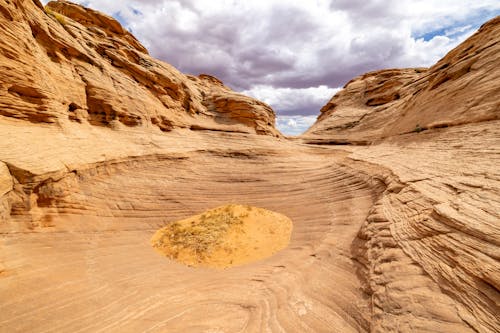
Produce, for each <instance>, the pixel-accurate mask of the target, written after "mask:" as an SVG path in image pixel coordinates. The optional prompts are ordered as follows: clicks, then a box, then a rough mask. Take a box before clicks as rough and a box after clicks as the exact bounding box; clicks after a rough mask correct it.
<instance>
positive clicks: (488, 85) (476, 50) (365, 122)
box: [305, 17, 500, 142]
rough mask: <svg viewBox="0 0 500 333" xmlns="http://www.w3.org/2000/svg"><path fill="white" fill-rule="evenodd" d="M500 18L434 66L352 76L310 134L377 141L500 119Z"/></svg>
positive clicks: (355, 140) (312, 136)
mask: <svg viewBox="0 0 500 333" xmlns="http://www.w3.org/2000/svg"><path fill="white" fill-rule="evenodd" d="M499 22H500V18H498V17H497V18H495V19H493V20H491V21H490V22H488V23H486V24H484V25H483V26H482V27H481V28H480V29H479V31H478V32H477V33H476V34H474V35H473V36H472V37H470V38H469V39H468V40H467V41H466V42H464V43H462V44H461V45H459V46H458V47H457V48H455V49H454V50H453V51H451V52H450V53H448V54H447V55H446V56H445V57H444V58H443V59H441V60H440V61H438V62H437V63H436V64H435V65H434V66H432V67H431V68H428V69H426V68H415V69H390V70H381V71H376V72H371V73H367V74H364V75H361V76H359V77H357V78H355V79H353V80H351V81H350V82H348V83H347V84H346V86H345V87H344V89H343V90H341V91H340V92H339V93H338V94H336V95H335V96H334V97H333V98H332V99H331V100H330V101H329V102H328V104H326V105H325V106H324V107H323V108H322V109H321V115H320V117H319V119H318V121H317V122H316V123H315V124H314V125H313V126H312V127H311V128H310V129H309V130H308V132H307V133H306V135H305V137H310V138H315V137H316V138H318V139H319V140H323V141H324V140H333V141H335V140H342V141H347V142H371V141H373V140H376V139H380V138H386V137H390V136H394V135H398V134H404V133H410V132H414V131H421V130H425V129H432V128H440V127H448V126H455V125H460V124H467V123H475V122H481V121H487V120H495V119H500V112H499V109H500V100H499V99H498V96H499V95H500V86H499V85H498V80H499V73H498V64H499V63H500V55H499V54H498V39H499V38H498V36H499V34H500V23H499Z"/></svg>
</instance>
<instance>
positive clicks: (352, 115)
mask: <svg viewBox="0 0 500 333" xmlns="http://www.w3.org/2000/svg"><path fill="white" fill-rule="evenodd" d="M499 38H500V19H499V18H496V19H493V20H491V21H489V22H487V23H486V24H485V25H483V26H482V27H481V29H480V30H479V31H478V32H477V33H476V34H475V35H473V36H472V37H471V38H469V39H468V40H467V41H465V42H464V43H463V44H461V45H460V46H458V47H457V48H456V49H455V50H453V51H451V52H450V53H449V54H448V55H446V56H445V57H444V58H443V59H442V60H440V61H439V62H438V63H437V64H436V65H434V66H432V67H431V68H429V69H425V68H418V69H390V70H383V71H377V72H372V73H368V74H365V75H362V76H360V77H357V78H355V79H353V80H352V81H351V82H349V83H348V84H347V85H346V86H345V88H344V89H343V90H342V91H340V92H339V93H338V94H337V95H335V96H334V97H333V98H332V100H331V101H330V102H329V103H328V104H327V105H326V106H325V107H323V109H322V113H321V116H320V117H319V119H318V121H317V122H316V124H314V125H313V127H312V128H311V129H310V130H309V131H308V132H307V133H306V134H304V135H303V136H301V137H299V138H295V139H289V138H286V137H283V136H282V135H281V134H280V133H279V132H278V131H277V130H276V129H275V128H274V119H275V115H274V113H273V111H272V110H271V108H270V107H269V106H267V105H266V104H264V103H262V102H259V101H256V100H254V99H252V98H250V97H246V96H243V95H241V94H238V93H236V92H233V91H231V90H230V89H229V88H228V87H226V86H224V84H223V83H222V82H221V81H219V80H218V79H216V78H214V77H212V76H210V75H204V74H202V75H199V76H193V75H185V74H182V73H180V72H179V71H178V70H176V69H175V68H173V67H172V66H170V65H168V64H166V63H164V62H161V61H159V60H156V59H154V58H152V57H151V56H150V55H148V53H147V50H146V49H145V48H144V47H143V46H142V45H141V44H140V43H139V42H138V41H137V40H136V39H135V38H134V36H132V35H131V34H130V33H129V32H127V31H126V30H125V29H124V28H123V27H121V25H120V24H119V23H118V22H117V21H116V20H114V19H113V18H111V17H108V16H106V15H104V14H102V13H99V12H96V11H94V10H91V9H88V8H84V7H81V6H78V5H74V4H71V3H69V2H64V1H58V2H50V3H49V4H48V5H47V7H45V8H44V7H43V6H42V5H41V3H40V2H39V1H38V0H33V1H31V0H16V1H13V0H0V40H1V42H0V327H1V329H0V330H3V329H5V330H6V331H8V332H65V331H71V332H138V331H148V332H165V331H167V332H210V333H215V332H342V333H344V332H368V331H371V332H450V333H451V332H488V333H489V332H498V328H499V327H500V319H499V316H498V313H500V293H499V289H500V263H499V260H500V252H499V245H500V244H499V239H500V229H499V223H498V222H499V221H500V213H499V212H500V171H499V168H498V165H500V120H499V115H500V109H499V100H498V96H499V93H500V72H499V65H500V63H499V62H500V59H499V52H498V51H499V48H500V43H499ZM228 203H239V204H248V205H252V206H257V207H262V208H266V209H270V210H273V211H276V212H280V213H282V214H285V215H287V216H288V217H290V218H291V220H292V221H293V233H292V236H291V240H290V245H289V246H288V247H287V248H286V249H285V250H283V251H281V252H279V253H277V254H276V255H274V256H272V257H270V258H267V259H264V260H261V261H258V262H254V263H251V264H248V265H244V266H239V267H233V268H230V269H226V270H211V269H207V268H192V267H187V266H184V265H181V264H179V263H176V262H174V261H171V260H168V259H167V258H165V257H162V256H160V255H158V253H156V252H155V251H154V249H153V248H152V247H151V245H150V239H151V237H152V236H153V234H154V233H155V232H156V231H157V229H158V228H161V227H164V226H165V225H166V224H168V223H170V222H172V221H175V220H179V219H183V218H186V217H189V216H191V215H194V214H198V213H200V212H203V211H205V210H207V209H211V208H214V207H217V206H220V205H224V204H228Z"/></svg>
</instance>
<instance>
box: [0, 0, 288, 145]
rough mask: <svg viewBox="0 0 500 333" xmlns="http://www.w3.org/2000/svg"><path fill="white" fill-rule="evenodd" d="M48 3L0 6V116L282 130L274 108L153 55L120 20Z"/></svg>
mask: <svg viewBox="0 0 500 333" xmlns="http://www.w3.org/2000/svg"><path fill="white" fill-rule="evenodd" d="M37 4H38V7H37ZM40 7H41V5H40V4H39V3H38V2H33V1H13V2H10V3H3V4H1V10H0V13H1V14H2V15H1V16H0V19H1V20H2V25H1V28H0V29H1V30H0V36H1V38H2V45H1V46H0V47H1V54H2V58H1V59H0V61H1V64H2V71H0V77H1V80H0V82H1V86H0V89H1V90H2V91H3V93H2V94H1V95H0V115H2V116H6V117H10V118H16V119H21V120H24V121H30V122H33V123H48V124H56V125H61V124H64V123H65V122H67V121H68V120H69V121H74V122H78V123H85V124H87V123H88V124H91V125H93V126H105V127H111V128H117V127H119V126H126V127H132V128H140V129H141V130H147V129H150V128H151V129H159V130H161V131H164V132H166V131H170V130H172V129H174V128H193V129H212V130H221V131H237V132H247V133H258V134H266V135H273V136H279V135H280V134H279V132H278V131H277V130H276V129H274V121H275V116H274V112H273V111H272V109H271V108H270V107H269V106H267V105H265V104H263V103H261V102H258V101H256V100H254V99H252V98H249V97H246V96H242V95H240V94H238V93H235V92H233V91H231V90H230V89H229V88H227V87H225V86H223V85H222V84H221V83H220V82H219V81H218V80H215V81H214V80H206V79H203V77H204V76H201V77H200V78H196V77H187V76H185V75H183V74H182V73H180V72H179V71H177V70H176V69H175V68H173V67H172V66H170V65H168V64H166V63H164V62H161V61H158V60H156V59H154V58H152V57H151V56H149V54H148V53H147V50H146V49H145V48H144V46H142V45H141V44H140V43H139V42H138V41H137V40H136V39H135V37H134V36H132V35H131V34H130V33H129V32H127V31H126V30H125V29H123V27H121V25H120V24H119V23H118V22H117V21H116V20H114V19H113V18H111V17H108V16H106V15H104V14H101V13H99V12H96V11H94V10H91V9H87V8H84V7H81V6H79V5H76V4H72V3H69V2H66V1H57V2H56V1H52V2H50V3H49V4H48V5H47V6H46V9H45V11H44V10H42V8H40ZM216 81H217V82H216ZM219 83H220V84H219Z"/></svg>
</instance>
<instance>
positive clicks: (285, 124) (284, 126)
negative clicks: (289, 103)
mask: <svg viewBox="0 0 500 333" xmlns="http://www.w3.org/2000/svg"><path fill="white" fill-rule="evenodd" d="M315 121H316V116H278V117H277V118H276V127H277V128H278V129H279V130H280V131H281V132H282V133H283V134H285V135H292V136H293V135H300V134H302V133H304V132H305V131H306V130H307V129H308V128H309V127H311V125H312V124H314V122H315Z"/></svg>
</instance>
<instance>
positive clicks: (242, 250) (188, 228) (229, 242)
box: [151, 205, 292, 268]
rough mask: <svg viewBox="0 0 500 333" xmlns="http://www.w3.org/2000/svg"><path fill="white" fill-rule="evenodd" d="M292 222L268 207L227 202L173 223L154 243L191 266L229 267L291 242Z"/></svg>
mask: <svg viewBox="0 0 500 333" xmlns="http://www.w3.org/2000/svg"><path fill="white" fill-rule="evenodd" d="M291 233H292V221H291V220H290V219H289V218H288V217H286V216H285V215H283V214H279V213H276V212H272V211H270V210H267V209H263V208H257V207H251V206H243V205H226V206H221V207H217V208H214V209H211V210H208V211H206V212H204V213H202V214H199V215H195V216H192V217H190V218H187V219H184V220H181V221H177V222H173V223H170V224H169V225H167V226H166V227H164V228H162V229H160V230H158V231H157V232H156V233H155V234H154V236H153V238H152V239H151V244H152V245H153V247H154V248H155V249H156V250H158V251H159V252H160V253H162V254H164V255H166V256H167V257H169V258H170V259H173V260H176V261H178V262H181V263H183V264H186V265H189V266H195V267H197V266H206V267H214V268H226V267H231V266H238V265H243V264H246V263H250V262H253V261H256V260H260V259H264V258H267V257H270V256H272V255H273V254H275V253H276V252H278V251H280V250H282V249H284V248H285V247H286V246H288V243H289V242H290V236H291Z"/></svg>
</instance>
